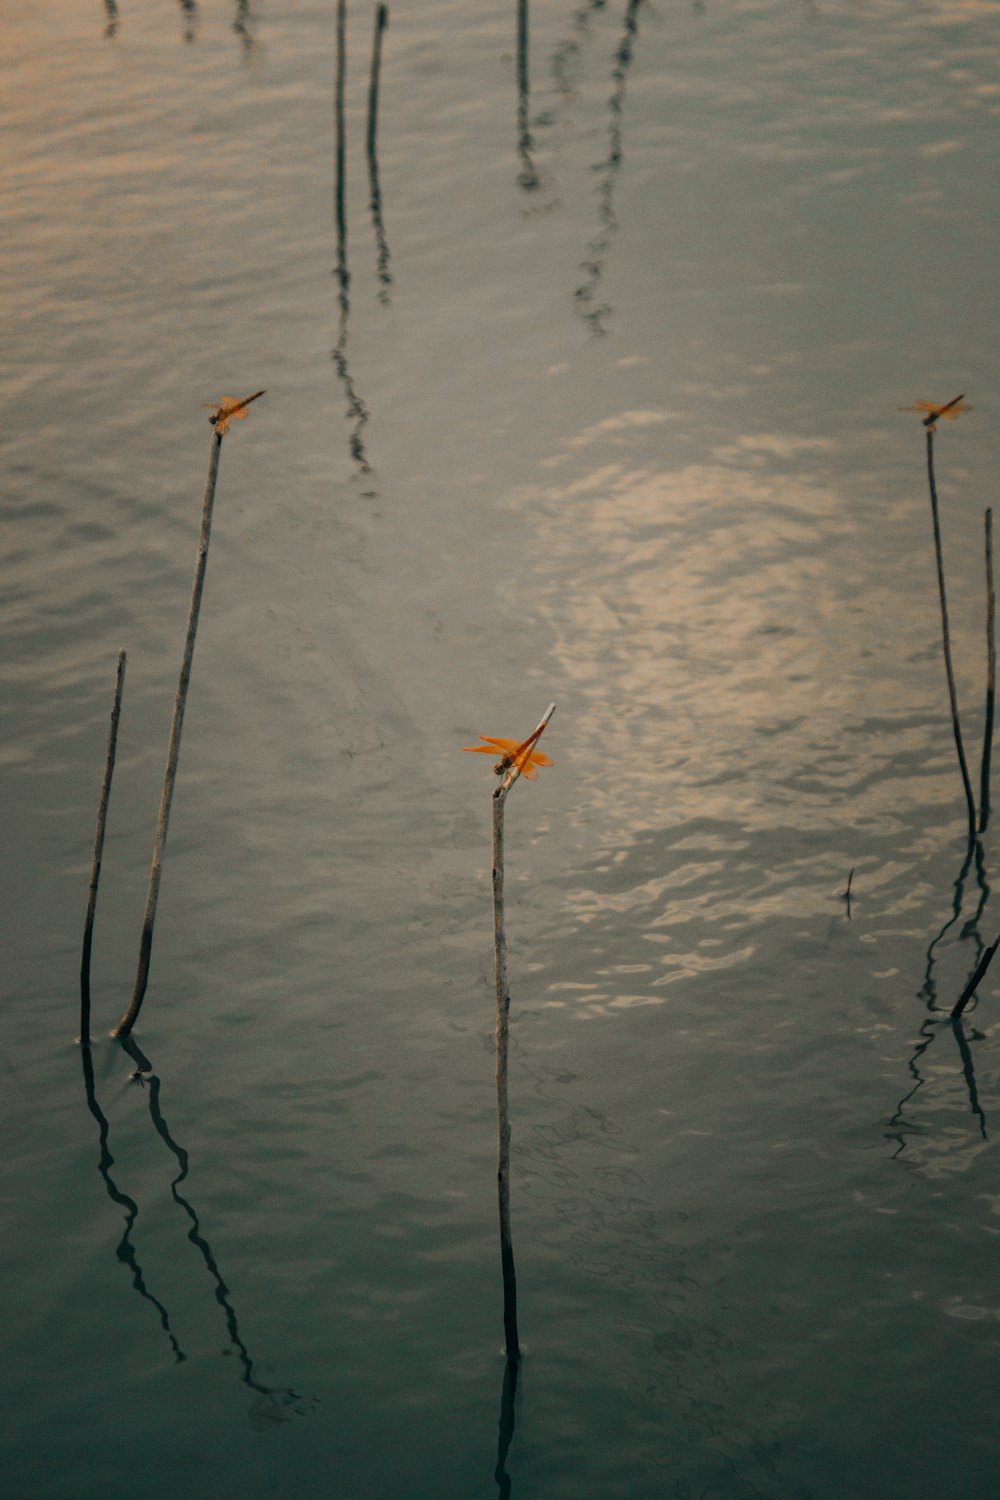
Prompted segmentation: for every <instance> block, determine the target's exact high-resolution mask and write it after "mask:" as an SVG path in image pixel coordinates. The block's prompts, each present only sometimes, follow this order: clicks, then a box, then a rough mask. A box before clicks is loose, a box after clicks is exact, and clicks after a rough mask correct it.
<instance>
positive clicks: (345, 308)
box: [331, 0, 372, 474]
mask: <svg viewBox="0 0 1000 1500" xmlns="http://www.w3.org/2000/svg"><path fill="white" fill-rule="evenodd" d="M346 75H347V0H337V70H336V78H335V83H334V95H333V99H334V104H333V110H334V134H335V141H334V160H335V164H336V174H335V184H334V200H333V201H334V218H335V220H336V225H337V266H336V270H335V272H334V274H335V276H336V278H337V342H336V344H335V345H334V347H333V350H332V351H331V357H332V359H333V363H334V367H335V369H336V371H337V378H338V379H339V381H340V383H341V385H342V386H343V387H344V394H345V396H346V397H347V411H346V415H347V417H348V420H349V421H351V422H352V423H353V426H352V428H351V434H350V437H349V438H348V447H349V449H350V454H351V457H352V459H353V460H354V462H355V464H356V465H357V467H358V471H359V473H361V474H370V473H371V472H372V470H371V465H370V464H369V462H368V456H367V454H366V452H365V444H364V439H363V437H362V433H363V432H364V429H365V427H366V425H367V423H368V416H369V413H368V408H367V407H366V406H365V403H364V401H363V400H362V399H361V396H360V395H359V394H358V390H357V387H356V386H355V384H354V381H353V379H352V377H351V372H350V367H349V366H348V363H347V322H348V315H349V313H350V310H351V304H350V298H349V296H348V289H349V287H350V284H351V274H350V271H349V270H348V267H347V202H346V193H347V164H346V155H347V128H346V125H345V121H344V85H345V81H346Z"/></svg>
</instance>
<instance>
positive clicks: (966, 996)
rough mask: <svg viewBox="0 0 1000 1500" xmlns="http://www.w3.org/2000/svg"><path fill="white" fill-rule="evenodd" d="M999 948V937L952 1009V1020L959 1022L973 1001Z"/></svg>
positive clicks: (984, 956)
mask: <svg viewBox="0 0 1000 1500" xmlns="http://www.w3.org/2000/svg"><path fill="white" fill-rule="evenodd" d="M998 948H1000V937H998V938H997V940H996V942H994V943H991V944H990V946H989V947H988V948H987V949H986V951H985V953H984V954H983V956H982V958H981V959H980V960H979V962H978V964H977V965H976V968H975V971H974V973H973V975H972V978H971V979H970V980H969V982H968V984H967V985H966V986H965V989H964V990H963V991H962V993H961V994H960V995H959V997H958V999H957V1000H956V1001H955V1004H954V1005H953V1006H952V1008H951V1019H952V1020H953V1021H957V1020H958V1018H959V1017H960V1016H961V1014H962V1012H963V1010H964V1009H965V1007H966V1006H967V1005H968V1003H969V1001H970V1000H971V999H972V997H973V995H974V994H975V992H976V988H977V986H978V985H979V983H980V981H981V980H982V977H983V975H984V974H985V973H986V970H987V969H988V968H989V966H990V964H991V963H992V962H993V955H994V953H995V952H996V951H997V949H998Z"/></svg>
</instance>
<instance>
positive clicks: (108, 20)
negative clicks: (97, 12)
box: [104, 0, 118, 36]
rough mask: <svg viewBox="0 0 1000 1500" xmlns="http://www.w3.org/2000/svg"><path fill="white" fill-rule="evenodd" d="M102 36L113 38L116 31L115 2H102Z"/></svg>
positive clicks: (111, 0) (116, 8)
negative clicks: (103, 17)
mask: <svg viewBox="0 0 1000 1500" xmlns="http://www.w3.org/2000/svg"><path fill="white" fill-rule="evenodd" d="M104 16H105V22H104V35H105V36H114V35H115V33H116V32H117V30H118V6H117V5H116V3H115V0H104Z"/></svg>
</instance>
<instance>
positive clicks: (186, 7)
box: [177, 0, 198, 42]
mask: <svg viewBox="0 0 1000 1500" xmlns="http://www.w3.org/2000/svg"><path fill="white" fill-rule="evenodd" d="M177 3H178V5H179V6H180V8H181V14H182V15H183V17H184V32H183V36H184V40H185V41H186V42H193V41H194V39H195V36H196V35H197V32H198V4H197V0H177Z"/></svg>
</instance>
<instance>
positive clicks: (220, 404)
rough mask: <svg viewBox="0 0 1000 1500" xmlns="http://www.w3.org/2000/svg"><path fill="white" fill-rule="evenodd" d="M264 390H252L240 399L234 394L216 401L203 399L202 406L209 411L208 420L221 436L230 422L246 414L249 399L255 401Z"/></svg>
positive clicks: (239, 420)
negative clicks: (252, 391) (250, 393)
mask: <svg viewBox="0 0 1000 1500" xmlns="http://www.w3.org/2000/svg"><path fill="white" fill-rule="evenodd" d="M265 394H266V393H265V392H264V391H254V393H253V395H252V396H244V398H243V400H242V401H240V400H238V399H237V397H236V396H223V397H221V399H220V400H218V401H203V402H202V403H201V404H202V406H203V407H205V408H207V409H208V410H209V411H211V413H212V415H211V416H210V417H209V419H208V420H209V421H210V422H211V424H212V426H213V427H214V428H215V430H216V432H217V433H218V434H219V436H220V437H221V436H222V435H223V433H224V432H227V431H228V430H229V424H230V422H242V421H243V418H244V417H245V416H246V414H247V407H248V406H249V405H250V402H251V401H256V400H257V398H258V396H263V395H265Z"/></svg>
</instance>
